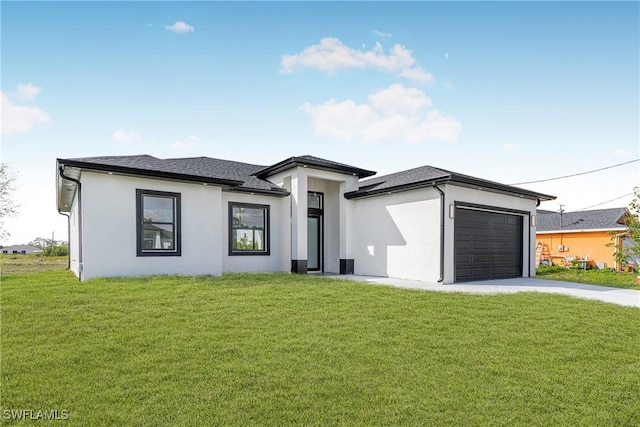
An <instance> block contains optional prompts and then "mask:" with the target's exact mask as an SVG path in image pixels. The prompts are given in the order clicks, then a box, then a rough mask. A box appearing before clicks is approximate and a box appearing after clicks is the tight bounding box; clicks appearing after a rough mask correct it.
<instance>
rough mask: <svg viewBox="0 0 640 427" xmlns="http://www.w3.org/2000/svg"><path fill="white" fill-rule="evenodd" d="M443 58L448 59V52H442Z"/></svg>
mask: <svg viewBox="0 0 640 427" xmlns="http://www.w3.org/2000/svg"><path fill="white" fill-rule="evenodd" d="M444 59H445V61H448V60H449V52H445V53H444Z"/></svg>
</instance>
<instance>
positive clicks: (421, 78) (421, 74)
mask: <svg viewBox="0 0 640 427" xmlns="http://www.w3.org/2000/svg"><path fill="white" fill-rule="evenodd" d="M400 77H404V78H405V79H409V80H413V81H415V82H421V83H431V82H433V74H431V73H427V72H426V71H425V70H423V69H422V68H420V67H412V68H405V69H404V70H402V71H400Z"/></svg>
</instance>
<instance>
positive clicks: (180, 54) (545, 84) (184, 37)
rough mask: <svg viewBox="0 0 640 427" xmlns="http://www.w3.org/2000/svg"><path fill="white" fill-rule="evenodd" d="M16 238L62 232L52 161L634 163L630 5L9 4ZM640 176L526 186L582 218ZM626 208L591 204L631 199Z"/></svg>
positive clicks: (634, 8) (5, 102)
mask: <svg viewBox="0 0 640 427" xmlns="http://www.w3.org/2000/svg"><path fill="white" fill-rule="evenodd" d="M0 8H1V9H0V11H1V14H2V15H1V24H2V29H1V36H2V52H1V55H2V58H1V59H2V61H1V64H2V65H1V72H2V80H1V85H2V88H1V89H2V162H4V163H7V164H9V166H10V168H11V169H12V170H14V171H16V172H17V173H18V181H17V184H18V189H17V192H16V201H17V202H18V203H19V204H20V205H21V207H20V212H21V213H20V215H19V217H17V218H14V219H10V220H7V221H6V222H5V225H6V228H7V230H8V231H9V232H10V233H11V235H12V236H11V238H10V239H9V240H8V241H7V242H4V243H26V242H27V241H29V240H32V239H33V238H35V237H38V236H40V237H50V236H51V234H52V232H55V235H56V238H66V219H65V218H64V217H62V216H60V215H58V214H57V212H56V210H55V172H56V171H55V159H56V158H57V157H59V158H72V157H86V156H101V155H131V154H150V155H153V156H156V157H161V158H167V157H193V156H209V157H216V158H223V159H231V160H238V161H245V162H248V163H256V164H264V165H268V164H272V163H275V162H278V161H280V160H283V159H285V158H287V157H291V156H294V155H303V154H311V155H316V156H319V157H324V158H328V159H332V160H336V161H339V162H343V163H348V164H353V165H354V166H358V167H362V168H366V169H372V170H376V171H378V174H379V175H381V174H385V173H391V172H396V171H400V170H404V169H408V168H412V167H416V166H421V165H425V164H428V165H432V166H436V167H441V168H444V169H449V170H453V171H456V172H460V173H465V174H468V175H473V176H477V177H480V178H486V179H491V180H495V181H499V182H503V183H506V184H511V183H517V182H524V181H530V180H538V179H545V178H551V177H555V176H560V175H568V174H572V173H578V172H582V171H587V170H591V169H597V168H600V167H604V166H608V165H613V164H618V163H622V162H625V161H628V160H633V159H637V158H639V157H640V143H639V141H640V138H639V136H640V135H639V133H640V119H639V117H640V111H639V103H640V101H639V99H640V92H639V90H640V89H639V78H640V70H639V63H640V60H639V52H640V46H639V44H640V41H639V40H640V33H639V31H640V25H639V19H640V4H639V3H638V2H619V3H616V2H566V3H556V2H538V3H534V2H449V3H444V2H407V3H396V2H393V3H391V2H351V3H337V2H329V3H327V2H325V3H319V2H318V3H316V2H299V3H295V2H281V3H272V2H257V3H256V2H235V3H222V2H185V3H178V2H64V3H58V2H43V3H34V2H6V1H5V2H2V3H1V4H0ZM639 182H640V167H639V163H638V162H636V163H632V164H629V165H626V166H621V167H617V168H613V169H609V170H607V171H603V172H599V173H594V174H589V175H583V176H581V177H576V178H571V179H566V180H560V181H552V182H547V183H539V184H530V185H527V186H525V187H526V188H529V189H532V190H536V191H540V192H543V193H548V194H553V195H556V196H557V197H558V200H557V202H548V203H545V204H543V208H546V209H551V210H556V209H558V203H562V204H564V205H565V210H577V209H581V208H585V207H588V206H591V205H596V204H600V203H601V202H605V201H607V200H611V199H614V198H618V197H619V196H622V195H625V194H628V193H631V192H632V189H633V187H634V186H636V185H638V184H639ZM630 199H631V198H630V197H629V196H627V197H623V198H620V199H618V200H615V201H613V202H610V203H607V204H603V205H601V206H599V207H617V206H625V205H627V204H628V202H629V201H630Z"/></svg>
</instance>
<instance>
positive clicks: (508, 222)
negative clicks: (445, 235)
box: [454, 208, 522, 282]
mask: <svg viewBox="0 0 640 427" xmlns="http://www.w3.org/2000/svg"><path fill="white" fill-rule="evenodd" d="M454 240H455V249H454V251H455V270H456V282H464V281H469V280H484V279H505V278H510V277H520V276H522V217H521V216H517V215H509V214H503V213H496V212H486V211H477V210H471V209H463V208H458V209H456V217H455V226H454Z"/></svg>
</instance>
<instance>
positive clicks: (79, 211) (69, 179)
mask: <svg viewBox="0 0 640 427" xmlns="http://www.w3.org/2000/svg"><path fill="white" fill-rule="evenodd" d="M58 172H59V174H60V178H62V179H66V180H68V181H71V182H75V183H76V185H77V186H78V276H79V277H78V278H79V279H80V280H81V281H82V277H83V276H84V272H83V270H84V268H83V265H82V262H83V259H82V184H81V183H80V181H78V180H77V179H74V178H71V177H69V176H66V175H65V174H64V168H63V167H62V166H60V168H59V169H58ZM58 213H60V214H61V215H64V214H62V212H60V208H58ZM69 219H70V215H68V216H67V232H68V234H69V257H68V259H69V268H71V225H70V224H69Z"/></svg>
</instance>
